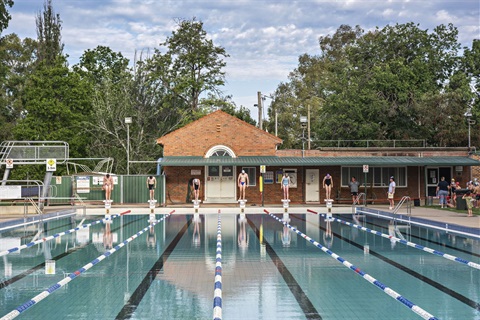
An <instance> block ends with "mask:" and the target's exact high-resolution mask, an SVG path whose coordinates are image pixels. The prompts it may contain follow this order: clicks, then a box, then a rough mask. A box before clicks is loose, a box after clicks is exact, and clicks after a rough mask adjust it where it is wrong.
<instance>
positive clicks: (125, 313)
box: [0, 218, 192, 320]
mask: <svg viewBox="0 0 480 320" xmlns="http://www.w3.org/2000/svg"><path fill="white" fill-rule="evenodd" d="M191 224H192V218H189V219H188V221H187V222H186V223H185V225H184V226H183V227H182V229H180V231H179V232H178V233H177V235H176V236H175V238H174V239H173V240H172V242H170V244H169V245H168V246H167V248H166V249H165V251H164V252H163V253H162V255H161V256H160V257H159V258H158V260H157V261H156V262H155V264H154V265H153V266H152V268H151V269H150V271H148V272H147V273H146V274H145V277H144V278H143V280H142V282H140V284H139V285H138V287H137V288H136V289H135V291H134V292H133V294H132V295H131V297H130V299H128V301H127V303H125V305H124V306H123V308H122V310H120V312H119V313H118V314H117V316H116V317H115V319H118V320H123V319H130V318H131V317H132V316H133V314H134V312H135V311H136V310H137V308H138V306H139V305H140V302H141V301H142V299H143V297H144V296H145V294H146V293H147V291H148V289H149V288H150V286H151V285H152V283H153V281H155V278H156V277H157V275H158V274H159V273H160V271H161V270H162V268H163V265H164V264H165V262H167V260H168V258H169V257H170V254H171V253H172V252H173V250H174V249H175V247H176V246H177V244H178V242H179V241H180V239H181V238H182V237H183V235H184V234H185V232H186V231H187V230H188V227H189V226H190V225H191ZM159 303H161V301H159ZM157 316H159V317H161V316H160V315H157ZM0 320H1V319H0Z"/></svg>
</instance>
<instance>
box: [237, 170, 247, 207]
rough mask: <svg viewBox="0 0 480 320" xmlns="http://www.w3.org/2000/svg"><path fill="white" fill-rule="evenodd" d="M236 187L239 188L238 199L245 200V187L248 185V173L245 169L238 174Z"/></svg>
mask: <svg viewBox="0 0 480 320" xmlns="http://www.w3.org/2000/svg"><path fill="white" fill-rule="evenodd" d="M237 182H238V187H239V188H240V198H239V199H238V200H242V199H243V200H245V189H246V188H247V187H248V174H247V173H245V170H242V172H241V173H240V174H239V175H238V179H237Z"/></svg>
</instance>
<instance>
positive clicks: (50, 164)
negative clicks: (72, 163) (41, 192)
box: [46, 159, 57, 171]
mask: <svg viewBox="0 0 480 320" xmlns="http://www.w3.org/2000/svg"><path fill="white" fill-rule="evenodd" d="M46 164H47V171H56V170H57V159H47V160H46Z"/></svg>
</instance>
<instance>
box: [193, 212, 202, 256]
mask: <svg viewBox="0 0 480 320" xmlns="http://www.w3.org/2000/svg"><path fill="white" fill-rule="evenodd" d="M201 222H202V219H201V218H200V214H199V213H195V214H194V215H193V237H192V245H193V246H194V247H195V248H198V247H200V223H201Z"/></svg>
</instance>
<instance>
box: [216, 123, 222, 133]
mask: <svg viewBox="0 0 480 320" xmlns="http://www.w3.org/2000/svg"><path fill="white" fill-rule="evenodd" d="M221 128H222V125H221V124H217V132H220V129H221Z"/></svg>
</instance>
